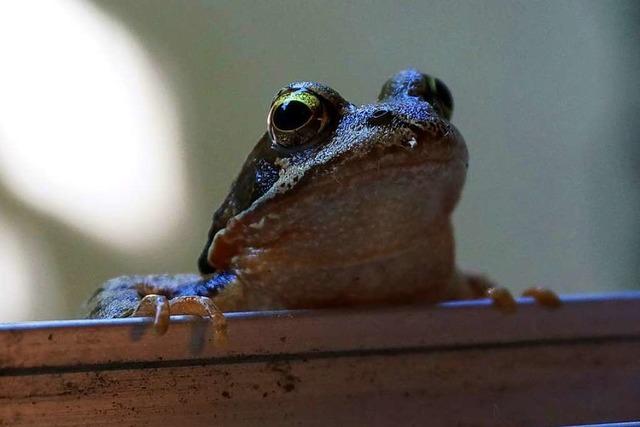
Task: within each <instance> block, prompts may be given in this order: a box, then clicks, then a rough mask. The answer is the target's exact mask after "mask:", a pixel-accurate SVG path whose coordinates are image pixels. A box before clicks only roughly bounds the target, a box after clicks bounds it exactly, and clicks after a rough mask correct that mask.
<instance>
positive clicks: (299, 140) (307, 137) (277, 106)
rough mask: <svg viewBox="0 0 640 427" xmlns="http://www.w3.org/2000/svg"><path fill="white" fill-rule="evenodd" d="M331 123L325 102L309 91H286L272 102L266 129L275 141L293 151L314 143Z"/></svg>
mask: <svg viewBox="0 0 640 427" xmlns="http://www.w3.org/2000/svg"><path fill="white" fill-rule="evenodd" d="M328 121H329V114H328V111H327V109H326V107H325V106H324V103H323V101H322V99H320V97H318V96H317V95H316V94H314V93H312V92H310V91H308V90H306V89H298V90H292V91H287V92H284V93H282V94H281V95H279V96H278V97H277V98H276V100H275V101H273V104H272V105H271V110H270V111H269V116H268V117H267V128H268V131H269V136H270V137H271V140H272V141H273V142H275V143H276V144H278V145H280V146H282V147H285V148H292V147H296V146H299V145H303V144H306V143H308V142H311V141H312V140H313V138H314V137H315V136H316V135H318V134H319V133H320V132H322V130H323V129H324V128H325V126H326V125H327V123H328Z"/></svg>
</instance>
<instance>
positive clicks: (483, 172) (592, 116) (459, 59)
mask: <svg viewBox="0 0 640 427" xmlns="http://www.w3.org/2000/svg"><path fill="white" fill-rule="evenodd" d="M68 1H73V0H68ZM64 3H65V2H60V6H59V7H64ZM82 7H85V8H88V9H87V10H89V11H90V12H91V13H94V14H96V15H97V16H99V17H100V19H103V20H107V21H108V22H109V23H110V24H109V25H112V26H113V27H114V28H117V29H118V31H121V32H122V33H123V34H127V36H128V37H131V39H132V40H134V41H135V43H137V46H138V48H139V49H141V50H142V51H143V53H144V55H145V57H146V58H147V60H148V63H149V64H152V68H153V69H154V70H155V71H156V72H157V73H159V75H161V79H160V80H159V81H160V82H161V83H160V85H161V87H160V89H157V88H156V89H153V88H152V89H149V90H161V91H163V93H164V95H166V96H165V97H164V98H162V99H163V100H164V101H162V102H168V103H169V104H168V105H169V106H171V108H169V107H166V106H164V105H165V104H162V105H163V107H162V109H163V114H165V116H162V117H171V120H172V121H175V125H172V126H171V127H168V128H167V127H166V126H165V127H161V128H158V129H165V128H166V129H169V130H166V131H165V130H163V132H165V133H167V132H173V131H175V132H176V134H175V135H174V134H172V135H169V136H167V138H169V137H170V138H173V139H172V140H174V141H176V144H179V146H178V147H177V148H175V147H174V148H172V150H174V151H171V153H175V154H172V155H171V157H172V158H173V157H175V158H174V159H173V161H174V163H173V166H167V167H165V170H166V171H167V173H169V172H175V170H180V171H181V172H180V174H179V175H176V176H180V177H183V178H184V185H182V184H181V188H182V190H181V191H182V193H179V194H178V193H171V194H172V196H171V197H173V198H172V199H171V202H170V203H169V204H164V205H163V204H162V203H160V202H158V201H157V200H155V201H153V203H154V204H151V202H146V201H144V200H143V199H142V198H140V204H139V205H138V202H137V201H136V199H135V197H134V198H132V199H131V200H128V199H127V202H126V203H123V204H121V205H113V204H110V205H109V209H114V213H113V216H112V217H113V218H114V221H124V220H123V219H118V218H125V217H126V215H125V216H123V212H124V213H125V214H126V213H127V212H128V210H129V209H130V210H131V212H136V215H143V217H144V216H145V215H146V216H147V217H148V218H154V217H155V216H158V217H162V218H164V217H172V215H173V216H175V221H173V222H171V224H172V225H171V228H168V227H169V226H166V230H164V228H163V227H164V226H158V234H157V236H156V237H157V238H156V239H155V240H153V239H152V240H150V241H149V242H151V243H149V244H147V245H145V244H139V245H130V246H128V245H127V244H126V242H125V244H118V242H120V243H122V240H123V239H125V240H126V238H127V237H128V236H131V238H132V239H133V240H135V236H134V235H135V234H136V232H135V227H139V228H140V230H142V229H143V228H144V222H141V223H140V224H141V225H139V226H137V225H135V224H134V226H132V227H133V228H132V229H131V230H129V229H127V230H126V233H128V234H124V237H123V238H122V237H121V236H120V237H119V236H116V237H118V239H119V240H118V239H116V240H113V241H112V240H110V239H109V236H113V235H115V234H117V233H119V232H120V231H119V230H118V227H117V226H116V227H112V228H108V227H107V228H106V229H105V230H107V231H105V232H103V233H102V234H100V233H97V234H92V232H91V230H92V228H91V227H93V226H91V225H82V226H78V227H75V226H74V221H69V220H64V218H63V217H62V216H60V215H63V214H60V215H58V214H55V213H54V214H52V213H51V212H53V211H51V210H48V209H47V208H46V207H41V206H39V205H38V203H37V201H36V202H33V201H28V200H25V199H24V198H23V197H22V194H21V191H20V190H19V189H17V188H15V187H12V184H11V183H10V182H7V181H4V182H3V181H2V180H0V220H2V222H0V231H2V230H3V228H2V227H4V230H5V233H4V234H3V236H6V237H3V238H4V239H5V243H4V245H3V246H1V247H0V250H2V251H4V255H2V257H4V258H2V257H0V258H1V259H4V262H5V265H11V266H15V268H16V269H17V270H16V271H13V273H11V274H13V276H11V275H6V274H8V273H6V271H7V270H6V268H5V271H4V273H5V276H3V273H0V281H2V282H1V283H0V290H1V291H2V292H3V294H5V295H7V299H6V300H7V301H9V302H10V303H11V304H16V305H17V307H22V306H21V304H22V305H24V308H23V309H17V310H14V314H13V315H11V316H8V315H5V317H4V318H3V317H2V316H3V314H2V311H0V321H2V320H18V319H24V320H26V319H49V318H65V317H72V316H74V315H75V314H76V313H77V307H78V306H79V304H80V303H81V301H82V300H83V299H85V298H86V297H87V296H88V295H89V294H90V293H91V291H92V289H93V288H95V287H96V286H97V285H98V284H99V283H100V282H102V281H104V280H105V279H107V278H109V277H113V276H116V275H121V274H128V273H152V272H183V271H194V270H195V260H196V257H197V255H198V253H199V251H200V249H201V247H202V244H203V243H204V238H205V234H206V231H207V229H208V226H209V221H210V216H211V214H212V212H213V210H214V209H215V208H216V207H217V205H218V203H220V201H221V200H222V199H223V197H224V196H225V194H226V191H227V189H228V186H229V184H230V182H231V180H232V179H233V177H234V175H235V174H236V173H237V172H238V170H239V167H240V165H241V163H242V161H243V160H244V157H245V156H246V155H247V153H248V152H249V150H250V149H251V148H252V146H253V145H254V143H255V142H256V141H257V139H258V137H259V136H260V135H261V134H262V133H263V132H264V128H265V115H266V112H267V108H268V105H269V102H270V100H271V97H272V96H273V94H274V93H275V92H276V90H277V89H279V88H280V87H281V86H283V85H285V84H286V83H288V82H290V81H293V80H301V79H304V80H318V81H323V82H326V83H328V84H330V85H331V86H332V87H333V88H335V89H337V90H338V91H339V92H340V93H341V94H342V95H343V96H345V97H346V98H347V99H349V100H351V101H352V102H354V103H365V102H369V101H373V100H374V99H375V97H376V95H377V93H378V91H379V89H380V86H381V84H382V83H383V82H384V80H385V79H386V78H387V77H388V76H389V75H391V74H393V73H394V72H396V71H398V70H400V69H402V68H405V67H408V66H414V67H417V68H419V69H421V70H423V71H425V72H428V73H430V74H433V75H435V76H438V77H440V78H441V79H442V80H444V81H445V82H446V83H447V84H448V86H449V87H450V89H451V90H452V92H453V95H454V99H455V101H456V109H455V111H454V115H453V123H454V124H455V125H456V126H457V127H458V128H459V129H460V130H461V132H462V134H463V135H464V136H465V138H466V141H467V144H468V146H469V150H470V156H471V161H470V170H469V175H468V181H467V186H466V189H465V192H464V196H463V200H462V202H461V205H460V206H459V208H458V210H457V212H456V214H455V225H456V235H457V239H458V255H459V261H460V264H461V265H462V266H463V267H465V268H470V269H475V270H479V271H483V272H486V273H487V274H488V275H490V276H491V277H492V278H494V279H495V280H497V281H498V282H500V283H501V284H503V285H505V286H507V287H509V288H511V289H513V290H516V291H517V290H521V289H522V288H524V287H527V286H529V285H531V284H534V283H539V284H544V285H547V286H549V287H552V288H554V289H556V290H558V291H560V292H590V291H606V290H615V289H628V288H635V287H637V285H638V277H639V274H638V273H640V267H639V265H640V251H639V250H640V247H639V246H640V238H639V237H638V236H639V233H638V231H639V229H640V228H639V226H640V223H639V220H638V218H639V217H638V211H639V209H638V208H640V186H638V183H639V178H640V176H639V174H638V172H637V169H636V165H637V164H639V163H640V149H639V148H638V147H639V144H638V143H639V142H640V138H639V137H638V132H639V131H640V117H639V116H640V113H639V112H640V103H639V101H638V99H640V84H638V72H637V70H639V69H640V36H639V34H640V13H639V11H640V6H638V3H634V2H632V1H629V2H615V3H613V2H611V3H610V2H594V1H567V2H551V1H550V2H498V1H490V2H451V1H443V2H436V3H428V2H422V1H412V2H411V1H399V2H342V1H324V2H280V1H269V2H245V1H236V2H228V3H225V4H221V2H216V1H197V2H196V1H191V2H173V1H155V0H154V1H152V0H145V1H136V2H131V1H127V0H122V1H114V0H108V1H107V0H104V1H103V0H94V1H93V2H89V3H84V4H82ZM33 13H34V14H37V13H38V8H37V7H35V8H34V9H33ZM33 31H38V28H33ZM83 34H85V33H83ZM90 36H91V35H90V34H85V35H83V36H82V37H90ZM39 37H43V38H46V37H48V35H47V34H40V35H39ZM100 46H103V45H100ZM28 54H29V55H36V56H38V55H44V54H45V53H44V52H42V51H39V50H38V49H35V50H34V51H31V52H28ZM105 55H107V56H106V57H107V58H110V56H109V55H111V53H110V52H107V53H106V54H105ZM77 59H78V58H76V60H77ZM54 60H55V59H54ZM7 61H8V59H7V58H6V57H5V58H2V57H0V63H2V62H4V63H2V67H1V68H5V67H12V66H13V67H15V66H16V63H15V62H7ZM117 61H118V57H117V55H115V54H114V56H113V61H112V62H111V65H114V64H116V65H114V66H117V63H118V62H117ZM1 68H0V69H1ZM127 75H128V74H127ZM18 76H19V74H18ZM18 78H19V77H18ZM30 78H32V79H33V78H36V79H44V80H43V81H44V83H43V84H47V85H56V80H55V76H53V77H52V76H50V75H48V74H47V69H46V68H45V69H42V70H40V72H39V73H38V74H37V75H36V76H35V77H33V76H31V77H30ZM0 79H2V72H0ZM18 83H19V82H18ZM122 84H123V85H124V86H125V87H126V85H132V88H133V89H136V90H137V89H139V87H138V86H139V85H141V84H142V83H141V82H133V83H132V81H123V82H122ZM133 89H132V90H133ZM164 95H163V96H164ZM0 96H1V95H0ZM105 96H106V95H105ZM167 100H168V101H167ZM29 102H37V100H36V99H34V100H30V101H29ZM100 102H101V100H100V99H95V103H96V104H100ZM0 104H1V103H0ZM153 105H161V101H157V102H155V101H154V104H153ZM134 107H135V108H134ZM134 107H132V108H133V109H132V113H131V114H134V113H135V114H137V113H139V112H140V111H141V109H144V108H147V107H145V106H144V105H142V104H141V106H137V105H135V106H134ZM86 108H87V109H89V111H91V108H92V106H91V105H87V106H86ZM100 114H105V115H109V112H108V111H106V112H104V111H102V112H100ZM141 117H147V119H149V120H150V123H153V118H154V117H160V116H153V115H150V116H149V115H142V116H141ZM147 119H144V120H147ZM39 120H40V119H39V117H38V116H34V117H32V121H33V126H36V127H37V126H38V123H39ZM140 120H143V119H140ZM167 120H168V119H167ZM157 122H158V121H156V123H157ZM0 123H2V122H1V120H0ZM172 123H173V122H172ZM160 125H166V123H165V122H164V120H162V123H158V126H160ZM156 130H157V129H156ZM145 135H146V134H145ZM165 136H166V135H164V134H163V135H160V136H158V138H164V137H165ZM114 138H117V136H116V137H114ZM48 142H49V143H50V144H54V145H55V144H56V143H57V141H55V140H51V141H48ZM147 142H148V141H147ZM11 143H12V141H11V140H10V138H8V137H7V136H6V135H5V134H3V128H2V127H0V144H11ZM91 144H92V139H91V138H88V140H87V141H86V147H88V148H87V153H88V154H87V155H88V156H89V159H90V160H87V161H92V162H96V164H97V163H100V162H102V161H103V159H102V158H101V155H99V154H96V155H94V156H93V157H92V154H91V153H92V151H91V149H92V148H91V147H92V145H91ZM102 145H104V143H103V144H102ZM150 152H153V151H150ZM32 156H36V157H37V156H39V152H34V153H33V154H32ZM132 156H133V157H132ZM158 156H160V157H161V155H158ZM125 157H126V159H125ZM30 158H31V157H29V156H27V157H24V158H23V160H21V161H24V162H29V161H30V160H29V159H30ZM121 158H122V159H123V160H122V161H123V162H124V163H126V164H127V165H134V167H137V166H136V165H138V164H139V167H140V168H142V169H143V168H147V167H150V166H149V165H153V162H156V160H157V159H156V157H155V155H153V156H145V155H142V154H140V153H137V154H136V153H133V154H132V153H131V152H127V151H126V150H125V151H123V154H122V156H121ZM24 159H26V160H24ZM0 160H1V159H0ZM165 160H166V159H165ZM170 160H171V159H169V160H167V161H170ZM163 161H164V160H163ZM109 162H111V163H115V164H112V165H111V168H110V169H108V171H107V172H105V173H106V174H109V173H112V174H113V176H114V177H115V176H119V175H118V174H119V173H121V171H120V170H119V165H118V164H117V163H119V161H118V160H117V157H116V159H111V160H110V161H109ZM136 162H139V163H136ZM167 164H170V163H167ZM48 166H51V167H53V168H54V169H53V170H54V172H55V164H51V165H48ZM48 166H47V167H48ZM169 169H170V170H169ZM160 170H162V168H161V169H160ZM109 171H110V172H109ZM77 179H78V181H80V182H81V181H82V180H83V177H82V176H78V177H77ZM176 179H177V178H176ZM154 182H156V183H157V185H158V186H160V185H161V186H163V187H167V186H169V185H168V184H166V183H162V182H161V180H157V179H155V178H154ZM150 185H151V186H152V187H153V183H152V184H150ZM152 187H150V189H149V191H152V190H153V191H156V190H158V188H155V189H154V188H152ZM100 191H101V189H100V188H96V189H95V191H94V192H93V195H94V196H95V195H96V194H98V195H99V194H100V193H99V192H100ZM127 191H128V188H127V185H126V184H125V183H123V184H122V194H123V195H124V194H125V193H126V192H127ZM172 191H173V190H172ZM176 191H177V190H176ZM161 193H162V192H161V191H160V193H159V194H161ZM154 194H155V193H154ZM167 194H169V191H168V190H167ZM176 194H178V196H176ZM167 197H169V196H167ZM145 200H146V199H145ZM34 203H35V204H34ZM65 206H68V207H69V209H71V210H73V206H74V202H73V200H72V201H70V202H68V203H67V205H65ZM114 206H115V207H114ZM154 206H161V208H154ZM88 212H90V211H88ZM118 212H119V213H118ZM56 215H57V216H56ZM87 215H89V214H87ZM109 217H110V216H107V219H108V218H109ZM61 218H62V219H61ZM76 222H77V221H76ZM83 224H84V223H83ZM87 224H92V223H91V222H87ZM87 227H89V228H87ZM97 227H98V226H95V227H94V228H97ZM161 228H162V229H161ZM112 229H113V231H109V230H112ZM167 230H168V231H167ZM152 231H153V229H152ZM165 231H166V232H165ZM144 232H145V233H149V232H150V231H149V230H148V229H147V228H144ZM105 233H106V237H105ZM123 233H124V231H123ZM141 233H142V231H141ZM114 242H116V243H114ZM16 248H19V250H18V249H16ZM20 248H21V249H20ZM12 251H13V252H12ZM11 253H14V254H18V255H15V256H14V258H11V256H10V254H11ZM17 276H23V277H26V280H24V281H22V283H21V284H20V286H21V287H22V288H23V289H22V290H23V291H24V292H21V293H19V295H18V296H15V295H14V294H16V293H15V292H14V291H15V289H13V288H12V283H11V282H12V281H13V280H14V278H15V277H17ZM21 298H22V299H21Z"/></svg>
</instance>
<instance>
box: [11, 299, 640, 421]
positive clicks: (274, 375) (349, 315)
mask: <svg viewBox="0 0 640 427" xmlns="http://www.w3.org/2000/svg"><path fill="white" fill-rule="evenodd" d="M564 302H565V304H564V306H563V307H562V308H560V309H558V310H554V311H549V310H546V309H543V308H540V307H537V306H535V305H533V304H531V302H530V301H528V300H521V301H520V306H519V310H518V312H517V313H515V314H512V315H506V314H502V313H499V312H496V311H495V310H493V309H492V308H491V307H489V306H488V304H487V303H486V302H482V301H480V302H473V303H451V304H445V305H441V306H436V307H399V308H394V309H382V310H349V311H346V310H326V311H314V312H309V311H304V312H278V313H244V314H242V313H240V314H232V315H229V319H228V320H229V342H228V344H227V345H226V346H224V347H216V346H214V344H213V339H212V337H211V336H210V335H211V330H210V328H208V325H207V324H206V323H205V322H201V321H194V320H193V319H190V318H180V319H176V321H175V322H174V323H172V325H171V328H170V330H169V333H168V334H167V335H166V336H163V337H157V336H154V335H153V333H152V332H151V328H150V325H149V322H148V321H147V320H146V319H124V320H117V321H68V322H33V323H29V324H16V325H3V326H0V349H1V350H0V424H2V425H61V426H80V425H157V424H167V425H172V423H173V424H178V423H179V424H180V425H184V426H189V425H434V426H437V425H461V426H466V425H514V426H515V425H521V426H526V425H534V426H544V425H569V424H584V423H602V422H612V421H630V420H634V419H636V420H637V419H640V293H635V294H634V293H627V294H617V295H608V296H602V297H597V296H596V297H566V298H564Z"/></svg>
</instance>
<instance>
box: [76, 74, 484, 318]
mask: <svg viewBox="0 0 640 427" xmlns="http://www.w3.org/2000/svg"><path fill="white" fill-rule="evenodd" d="M433 82H434V80H433V79H431V78H430V77H428V76H426V75H424V74H422V73H420V72H418V71H416V70H406V71H402V72H400V73H398V74H396V75H395V76H394V77H392V78H391V79H390V80H389V81H388V82H387V83H386V84H385V85H384V87H383V89H382V92H381V93H380V96H379V99H378V102H377V103H374V104H368V105H362V106H355V105H353V104H351V103H349V102H347V101H345V100H344V99H343V98H342V97H341V96H340V95H339V94H338V93H337V92H335V91H334V90H332V89H330V88H328V87H327V86H324V85H322V84H319V83H309V82H301V83H292V84H291V85H289V86H288V87H286V88H284V89H283V91H286V90H291V89H297V88H306V89H307V90H308V91H310V92H312V93H314V94H316V95H317V96H319V97H320V98H321V99H322V100H323V102H324V104H325V106H326V107H327V108H328V110H329V111H330V122H329V125H328V126H327V127H326V129H324V130H323V131H322V133H320V134H319V135H318V136H317V137H316V139H315V140H314V141H313V143H309V144H306V145H302V146H300V147H296V148H286V149H285V148H283V147H279V146H278V145H277V144H275V143H274V142H273V141H272V140H271V139H270V137H269V135H268V134H265V135H264V136H263V137H262V138H261V139H260V141H259V142H258V144H257V145H256V147H255V148H254V150H253V151H252V152H251V154H250V155H249V157H248V159H247V160H246V162H245V164H244V166H243V168H242V170H241V172H240V175H239V176H238V178H237V179H236V181H235V182H234V184H233V186H232V188H231V192H230V194H229V196H227V198H226V200H225V201H224V202H223V204H222V206H221V207H220V208H219V209H218V210H217V212H216V213H215V215H214V217H213V224H212V226H211V229H210V232H209V238H208V241H207V244H206V246H205V248H204V251H203V253H202V255H201V257H200V259H199V263H198V264H199V268H200V272H201V274H202V276H201V277H197V276H193V275H192V276H175V277H174V276H169V278H167V276H147V277H139V276H137V277H122V278H118V279H113V280H112V281H110V282H107V283H106V284H105V285H103V287H102V288H101V289H100V290H99V291H98V292H97V293H96V295H95V296H94V297H93V298H92V299H91V301H90V302H89V305H90V308H91V315H92V316H93V317H116V316H123V315H127V314H130V313H131V312H132V311H133V309H134V308H135V306H136V304H137V303H138V301H139V299H140V298H141V297H142V294H143V293H144V292H141V291H140V290H139V289H140V287H139V285H138V284H139V283H140V282H145V283H146V286H145V287H144V289H151V291H149V292H156V293H161V294H164V295H166V296H167V297H168V298H169V299H171V298H175V297H178V296H185V295H201V296H208V297H211V298H213V300H214V302H215V304H216V305H217V306H218V307H219V308H220V309H221V310H223V311H230V310H258V309H274V308H315V307H327V306H353V305H363V304H374V305H382V304H398V303H416V302H437V301H442V300H449V299H459V298H472V297H479V296H483V295H485V293H484V292H483V291H484V290H486V289H487V288H488V284H486V283H484V282H482V280H481V279H478V278H471V279H468V278H467V277H466V276H464V275H463V274H461V273H460V272H459V271H458V270H457V269H456V266H455V256H454V240H453V232H452V227H451V213H452V211H453V209H454V207H455V206H456V203H457V202H458V199H459V198H460V193H461V191H462V187H463V184H464V181H465V176H466V172H467V165H468V154H467V147H466V145H465V142H464V139H463V138H462V136H461V135H460V133H459V132H458V130H457V129H456V128H455V127H454V126H453V125H452V124H451V123H450V122H449V120H448V116H449V114H450V107H451V105H445V103H442V102H440V100H439V99H438V97H437V96H434V93H433V88H434V84H433ZM438 84H441V83H440V82H439V81H438ZM281 92H282V91H281ZM445 116H447V117H445ZM172 277H174V279H173V280H171V278H172ZM136 286H137V287H136ZM132 289H137V291H132ZM123 301H126V302H124V303H123Z"/></svg>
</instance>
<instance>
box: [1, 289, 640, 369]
mask: <svg viewBox="0 0 640 427" xmlns="http://www.w3.org/2000/svg"><path fill="white" fill-rule="evenodd" d="M562 301H563V305H562V306H561V307H559V308H557V309H548V308H544V307H541V306H539V305H537V304H535V303H534V302H533V301H532V300H531V299H529V298H521V299H519V300H518V310H517V311H516V312H515V313H503V312H500V311H498V310H496V309H495V308H494V307H492V306H491V304H490V302H489V301H487V300H476V301H463V302H451V303H444V304H439V305H436V306H403V307H393V308H379V309H378V308H376V309H371V308H369V309H349V310H346V309H330V310H302V311H274V312H249V313H227V314H225V316H226V318H227V322H228V334H227V335H228V336H227V342H226V344H224V345H221V344H219V343H218V342H215V340H214V334H213V327H212V325H210V324H209V322H207V321H204V320H202V319H197V318H193V317H191V316H178V317H175V318H172V323H171V326H170V328H169V331H168V332H167V334H166V335H164V336H157V335H156V334H155V333H154V332H153V329H152V327H151V321H150V319H147V318H127V319H110V320H65V321H41V322H26V323H14V324H0V376H2V375H20V374H30V373H35V372H37V371H38V370H44V371H43V372H45V371H50V372H54V371H56V370H58V371H60V370H62V371H75V370H79V371H82V370H87V369H94V368H95V367H96V366H97V365H101V368H102V369H104V368H108V366H114V367H115V366H117V365H119V364H129V366H130V367H135V364H136V363H138V364H141V366H145V367H148V366H158V367H160V366H163V365H165V364H174V365H175V364H176V363H178V364H189V363H201V362H204V361H206V360H211V359H216V360H217V361H218V363H223V362H224V360H228V361H230V362H233V361H237V360H239V358H247V357H268V356H272V355H292V354H297V355H300V354H314V353H327V354H328V353H335V352H347V353H349V352H351V353H354V354H356V353H358V352H360V353H362V352H364V353H366V352H394V351H412V350H421V351H422V350H424V349H428V348H434V349H435V348H458V347H474V348H482V347H483V346H496V345H498V346H509V345H514V344H518V345H522V344H527V343H528V344H531V345H535V344H536V343H542V344H544V343H547V344H548V343H552V342H558V341H566V342H578V341H585V340H586V341H597V340H612V339H613V340H623V341H624V340H637V339H638V338H640V322H639V321H638V320H639V318H640V314H639V313H640V292H621V293H609V294H592V295H567V296H563V297H562ZM132 364H133V365H132ZM150 364H155V365H150Z"/></svg>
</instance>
